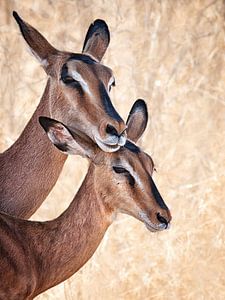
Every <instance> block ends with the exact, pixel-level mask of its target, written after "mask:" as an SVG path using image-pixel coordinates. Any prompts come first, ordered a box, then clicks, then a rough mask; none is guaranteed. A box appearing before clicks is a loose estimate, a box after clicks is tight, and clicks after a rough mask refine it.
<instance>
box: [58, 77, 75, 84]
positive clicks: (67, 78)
mask: <svg viewBox="0 0 225 300" xmlns="http://www.w3.org/2000/svg"><path fill="white" fill-rule="evenodd" d="M62 81H63V82H64V83H65V84H72V83H73V84H74V83H75V84H79V81H77V80H75V79H74V78H73V77H71V76H65V77H62Z"/></svg>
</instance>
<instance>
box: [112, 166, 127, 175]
mask: <svg viewBox="0 0 225 300" xmlns="http://www.w3.org/2000/svg"><path fill="white" fill-rule="evenodd" d="M113 170H114V171H115V172H116V173H118V174H120V173H129V172H128V171H127V170H126V169H124V168H123V167H113Z"/></svg>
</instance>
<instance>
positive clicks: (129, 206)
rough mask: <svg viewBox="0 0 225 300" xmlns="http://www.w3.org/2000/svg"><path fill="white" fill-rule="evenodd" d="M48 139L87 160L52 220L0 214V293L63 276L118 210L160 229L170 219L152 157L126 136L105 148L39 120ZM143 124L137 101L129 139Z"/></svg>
mask: <svg viewBox="0 0 225 300" xmlns="http://www.w3.org/2000/svg"><path fill="white" fill-rule="evenodd" d="M40 122H41V124H42V126H43V127H44V128H45V130H46V132H47V133H48V136H49V138H50V140H51V141H52V142H53V143H54V144H55V145H56V147H58V148H59V149H61V150H62V151H64V152H65V153H70V154H80V155H82V156H87V157H89V159H90V166H89V169H88V172H87V175H86V177H85V179H84V181H83V183H82V186H81V187H80V189H79V191H78V192H77V194H76V196H75V197H74V199H73V201H72V203H71V204H70V206H69V208H68V209H67V210H66V211H65V212H64V213H63V214H62V215H61V216H59V217H58V218H57V219H55V220H53V221H48V222H32V221H26V220H21V219H16V218H14V217H10V216H7V215H5V214H0V251H1V256H0V270H1V272H0V299H8V300H17V299H27V300H28V299H29V300H30V299H33V298H34V297H35V296H37V295H38V294H40V293H42V292H43V291H45V290H47V289H49V288H50V287H52V286H55V285H57V284H58V283H60V282H62V281H64V280H65V279H67V278H69V277H70V276H71V275H72V274H74V273H75V272H76V271H77V270H79V269H80V268H81V267H82V266H83V265H84V264H85V263H86V262H87V261H88V259H89V258H90V257H91V256H92V255H93V253H94V252H95V250H96V249H97V247H98V245H99V243H100V242H101V240H102V238H103V236H104V234H105V232H106V230H107V228H108V227H109V225H110V224H111V223H112V222H113V220H114V219H115V216H116V214H117V213H118V212H122V213H126V214H129V215H131V216H133V217H135V218H136V219H138V220H140V221H141V222H143V223H144V224H145V225H146V227H147V228H148V229H149V230H150V231H160V230H164V229H166V228H167V227H168V225H169V223H170V221H171V215H170V212H169V209H168V208H167V206H166V204H165V203H164V201H163V199H162V197H161V196H160V194H159V192H158V190H157V188H156V186H155V184H154V182H153V179H152V177H151V175H152V172H153V168H154V166H153V161H152V159H151V158H150V156H148V155H147V154H146V153H144V152H143V151H141V149H140V148H138V147H137V146H136V145H135V144H134V143H132V142H130V141H127V142H126V144H125V145H124V147H121V149H120V150H118V152H114V153H106V152H103V151H101V150H100V149H99V148H98V147H96V145H95V144H94V143H93V142H92V141H91V140H90V139H89V138H87V137H85V138H84V136H83V135H82V134H81V133H80V132H74V131H73V130H72V129H71V128H66V127H65V126H64V125H63V124H62V123H59V122H57V121H55V120H52V119H49V118H41V119H40ZM146 123H147V110H146V106H145V103H144V102H143V101H142V100H138V101H137V102H136V103H135V104H134V106H133V108H132V110H131V113H130V115H129V118H128V122H127V126H128V138H132V139H133V140H134V141H137V140H138V139H139V137H140V136H141V135H142V133H143V131H144V129H145V127H146Z"/></svg>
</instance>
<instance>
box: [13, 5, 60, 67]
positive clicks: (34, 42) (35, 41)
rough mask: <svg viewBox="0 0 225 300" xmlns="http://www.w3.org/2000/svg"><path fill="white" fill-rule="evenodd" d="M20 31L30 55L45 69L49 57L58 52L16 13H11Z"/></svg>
mask: <svg viewBox="0 0 225 300" xmlns="http://www.w3.org/2000/svg"><path fill="white" fill-rule="evenodd" d="M13 17H14V18H15V20H16V22H17V24H18V25H19V28H20V31H21V33H22V35H23V37H24V39H25V41H26V42H27V44H28V46H29V47H30V50H31V52H32V54H33V55H34V56H35V57H36V58H37V59H38V61H39V62H40V64H41V65H42V66H43V67H44V68H46V67H47V66H48V64H49V57H50V56H51V55H54V54H56V53H57V52H58V51H57V50H56V49H55V48H54V47H52V46H51V45H50V44H49V42H48V41H47V40H46V39H45V38H44V37H43V35H41V34H40V32H38V31H37V30H36V29H35V28H33V27H32V26H30V25H29V24H28V23H26V22H25V21H23V20H22V19H21V18H20V16H19V15H18V14H17V12H15V11H14V12H13Z"/></svg>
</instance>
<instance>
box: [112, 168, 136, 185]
mask: <svg viewBox="0 0 225 300" xmlns="http://www.w3.org/2000/svg"><path fill="white" fill-rule="evenodd" d="M113 170H114V171H115V172H116V173H118V174H124V175H125V176H126V177H127V179H128V182H129V185H130V186H132V187H133V186H134V184H135V179H134V177H133V176H132V175H131V174H130V172H129V171H127V170H126V169H125V168H123V167H113Z"/></svg>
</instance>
